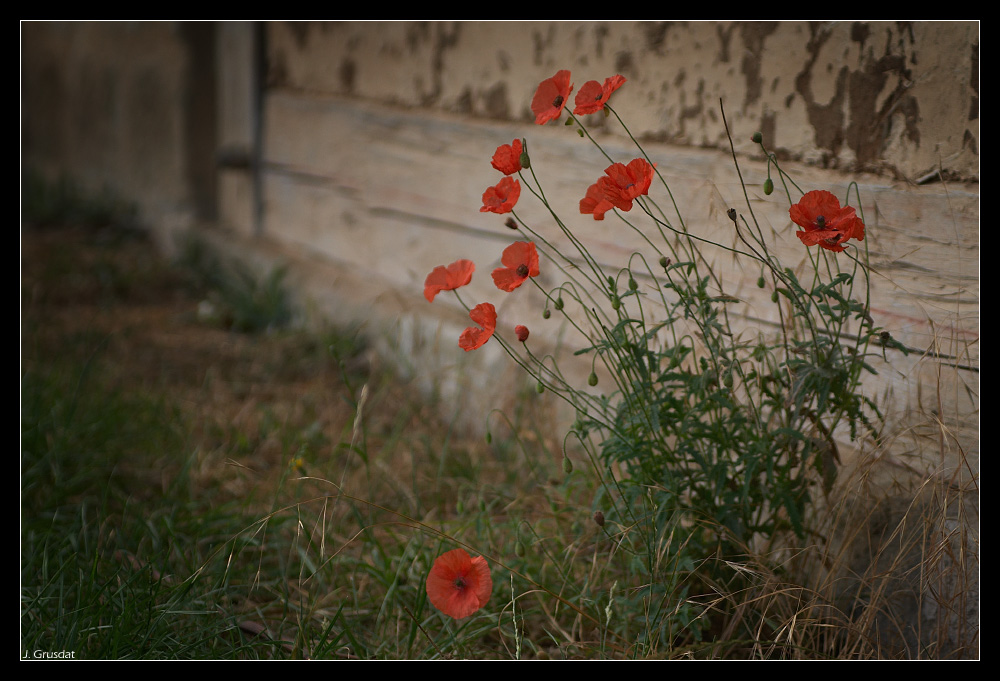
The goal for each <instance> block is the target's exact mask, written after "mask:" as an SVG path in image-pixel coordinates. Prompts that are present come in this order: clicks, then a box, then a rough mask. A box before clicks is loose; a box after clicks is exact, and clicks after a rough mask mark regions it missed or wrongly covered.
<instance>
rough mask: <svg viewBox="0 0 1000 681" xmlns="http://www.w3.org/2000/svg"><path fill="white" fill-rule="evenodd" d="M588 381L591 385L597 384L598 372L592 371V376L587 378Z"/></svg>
mask: <svg viewBox="0 0 1000 681" xmlns="http://www.w3.org/2000/svg"><path fill="white" fill-rule="evenodd" d="M587 383H589V384H590V385H592V386H593V385H597V374H596V373H594V372H593V371H591V372H590V378H588V379H587Z"/></svg>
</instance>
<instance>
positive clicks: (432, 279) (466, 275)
mask: <svg viewBox="0 0 1000 681" xmlns="http://www.w3.org/2000/svg"><path fill="white" fill-rule="evenodd" d="M475 271H476V265H475V263H473V262H472V261H471V260H456V261H455V262H453V263H452V264H450V265H448V266H447V267H445V266H444V265H438V266H437V267H435V268H434V269H433V270H432V271H431V273H430V274H428V275H427V278H426V279H425V280H424V298H426V299H427V302H430V303H433V302H434V296H436V295H437V294H439V293H441V291H453V290H455V289H457V288H458V287H459V286H465V285H466V284H468V283H469V282H470V281H472V273H473V272H475Z"/></svg>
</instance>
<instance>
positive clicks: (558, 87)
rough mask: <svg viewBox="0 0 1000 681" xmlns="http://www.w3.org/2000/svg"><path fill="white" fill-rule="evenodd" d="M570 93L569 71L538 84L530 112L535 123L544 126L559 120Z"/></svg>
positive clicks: (571, 86)
mask: <svg viewBox="0 0 1000 681" xmlns="http://www.w3.org/2000/svg"><path fill="white" fill-rule="evenodd" d="M572 91H573V85H572V84H571V83H570V82H569V71H565V70H564V71H559V72H558V73H557V74H556V75H554V76H552V77H551V78H546V79H545V80H543V81H542V82H541V83H539V85H538V89H537V90H535V96H534V97H532V99H531V111H532V112H533V113H534V114H535V123H537V124H538V125H544V124H545V123H548V122H549V121H552V120H555V119H556V118H559V114H561V113H562V110H563V107H564V106H566V100H567V99H569V93H571V92H572Z"/></svg>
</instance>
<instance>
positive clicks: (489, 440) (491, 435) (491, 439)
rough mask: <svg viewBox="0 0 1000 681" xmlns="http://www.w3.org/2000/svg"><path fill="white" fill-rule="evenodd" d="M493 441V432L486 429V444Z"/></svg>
mask: <svg viewBox="0 0 1000 681" xmlns="http://www.w3.org/2000/svg"><path fill="white" fill-rule="evenodd" d="M491 442H493V433H491V432H490V431H488V430H487V431H486V444H489V443H491Z"/></svg>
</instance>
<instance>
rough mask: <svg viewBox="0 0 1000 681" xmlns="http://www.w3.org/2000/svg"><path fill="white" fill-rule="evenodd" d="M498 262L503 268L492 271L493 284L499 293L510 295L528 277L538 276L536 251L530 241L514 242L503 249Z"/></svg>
mask: <svg viewBox="0 0 1000 681" xmlns="http://www.w3.org/2000/svg"><path fill="white" fill-rule="evenodd" d="M500 262H501V264H503V267H498V268H496V269H495V270H493V283H494V284H496V285H497V288H498V289H500V290H501V291H507V292H508V293H510V292H511V291H513V290H514V289H516V288H517V287H518V286H520V285H521V284H523V283H524V282H525V281H527V279H528V277H537V276H538V251H536V250H535V244H534V243H532V242H530V241H515V242H514V243H512V244H511V245H510V246H508V247H507V248H505V249H503V255H502V256H500Z"/></svg>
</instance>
